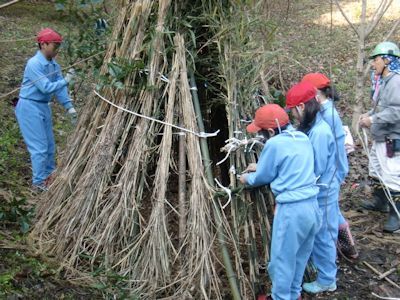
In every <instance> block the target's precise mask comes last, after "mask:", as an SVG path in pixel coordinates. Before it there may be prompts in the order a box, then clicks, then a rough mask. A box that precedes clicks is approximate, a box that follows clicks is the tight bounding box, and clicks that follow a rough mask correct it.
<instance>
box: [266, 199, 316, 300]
mask: <svg viewBox="0 0 400 300" xmlns="http://www.w3.org/2000/svg"><path fill="white" fill-rule="evenodd" d="M320 225H321V213H320V210H319V207H318V202H317V199H316V197H315V198H311V199H308V200H302V201H297V202H291V203H284V204H283V203H282V204H281V203H278V204H277V205H276V211H275V217H274V222H273V228H272V242H271V259H270V263H269V265H268V273H269V276H270V278H271V281H272V298H273V299H274V300H295V299H297V298H298V297H299V295H300V292H301V283H302V280H303V275H304V270H305V268H306V265H307V262H308V259H309V258H310V255H311V252H312V249H313V244H314V239H315V235H316V234H317V232H318V230H319V228H320Z"/></svg>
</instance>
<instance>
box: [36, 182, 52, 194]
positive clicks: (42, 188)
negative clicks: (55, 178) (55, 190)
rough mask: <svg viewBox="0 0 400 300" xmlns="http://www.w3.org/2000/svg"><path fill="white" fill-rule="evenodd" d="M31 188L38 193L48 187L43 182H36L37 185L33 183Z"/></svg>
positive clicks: (45, 190) (46, 189)
mask: <svg viewBox="0 0 400 300" xmlns="http://www.w3.org/2000/svg"><path fill="white" fill-rule="evenodd" d="M32 190H33V191H34V192H35V193H38V194H40V193H44V192H47V191H48V190H49V189H48V187H47V186H46V185H44V184H38V185H36V184H34V185H32Z"/></svg>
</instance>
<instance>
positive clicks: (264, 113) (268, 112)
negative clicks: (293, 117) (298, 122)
mask: <svg viewBox="0 0 400 300" xmlns="http://www.w3.org/2000/svg"><path fill="white" fill-rule="evenodd" d="M288 123H289V116H288V115H287V113H286V112H285V110H284V109H283V108H282V107H280V106H279V105H278V104H267V105H264V106H262V107H260V108H259V109H257V110H256V113H255V116H254V120H253V122H252V123H251V124H249V125H248V126H247V128H246V129H247V131H248V132H250V133H256V132H258V131H260V130H261V129H268V128H272V129H275V128H277V127H278V124H279V126H285V125H286V124H288Z"/></svg>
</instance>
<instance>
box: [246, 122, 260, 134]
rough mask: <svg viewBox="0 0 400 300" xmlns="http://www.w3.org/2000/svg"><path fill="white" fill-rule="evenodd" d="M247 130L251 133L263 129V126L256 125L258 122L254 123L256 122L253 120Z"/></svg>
mask: <svg viewBox="0 0 400 300" xmlns="http://www.w3.org/2000/svg"><path fill="white" fill-rule="evenodd" d="M246 130H247V131H248V132H250V133H257V132H259V131H260V130H261V128H260V127H258V126H256V124H254V122H252V123H250V124H249V125H247V127H246Z"/></svg>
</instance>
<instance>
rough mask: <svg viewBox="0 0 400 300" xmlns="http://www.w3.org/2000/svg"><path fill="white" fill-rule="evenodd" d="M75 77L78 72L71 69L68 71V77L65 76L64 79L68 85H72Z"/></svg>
mask: <svg viewBox="0 0 400 300" xmlns="http://www.w3.org/2000/svg"><path fill="white" fill-rule="evenodd" d="M75 77H76V72H75V70H74V69H73V68H71V69H69V70H68V72H67V75H65V78H64V79H65V81H66V82H67V83H70V84H72V83H73V81H74V79H75Z"/></svg>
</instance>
